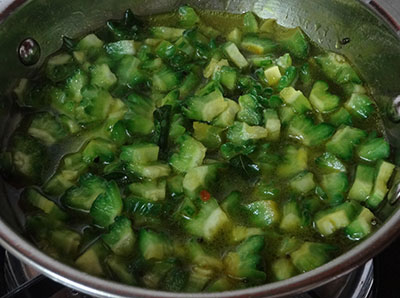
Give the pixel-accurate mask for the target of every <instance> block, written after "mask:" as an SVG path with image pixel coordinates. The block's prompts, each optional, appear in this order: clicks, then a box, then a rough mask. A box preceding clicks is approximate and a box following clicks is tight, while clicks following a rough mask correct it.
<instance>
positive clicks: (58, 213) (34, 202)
mask: <svg viewBox="0 0 400 298" xmlns="http://www.w3.org/2000/svg"><path fill="white" fill-rule="evenodd" d="M22 197H23V200H24V201H26V202H27V203H28V204H29V205H30V206H33V207H35V208H38V209H40V210H41V211H43V212H44V213H45V214H46V215H47V216H48V217H49V218H53V219H57V220H60V221H63V220H65V219H67V217H68V215H67V213H65V212H64V211H62V210H61V208H60V207H58V206H57V205H56V204H55V203H54V202H53V201H51V200H49V199H48V198H46V197H45V196H44V195H42V194H41V193H39V192H38V191H37V190H36V189H34V188H28V189H26V190H25V191H24V192H23V194H22Z"/></svg>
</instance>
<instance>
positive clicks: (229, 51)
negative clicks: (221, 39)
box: [224, 41, 249, 69]
mask: <svg viewBox="0 0 400 298" xmlns="http://www.w3.org/2000/svg"><path fill="white" fill-rule="evenodd" d="M224 53H225V55H226V56H227V57H228V58H229V60H231V61H232V62H233V63H234V64H235V65H236V66H237V67H239V68H240V69H242V68H245V67H247V66H248V65H249V62H247V60H246V58H245V57H244V56H243V54H242V53H241V52H240V51H239V49H238V47H237V46H236V45H235V44H234V43H233V42H230V41H228V42H227V43H226V44H225V45H224Z"/></svg>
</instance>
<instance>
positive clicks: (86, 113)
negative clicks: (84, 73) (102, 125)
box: [71, 86, 114, 124]
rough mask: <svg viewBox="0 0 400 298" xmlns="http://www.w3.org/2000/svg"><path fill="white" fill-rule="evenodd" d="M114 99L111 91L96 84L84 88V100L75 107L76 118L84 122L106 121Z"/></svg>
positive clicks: (73, 114) (74, 114)
mask: <svg viewBox="0 0 400 298" xmlns="http://www.w3.org/2000/svg"><path fill="white" fill-rule="evenodd" d="M113 102H114V99H113V98H112V96H111V95H110V93H109V92H107V91H106V90H104V89H102V88H98V87H95V86H85V87H84V88H83V89H82V100H81V101H80V102H79V105H78V106H77V107H76V109H75V113H73V112H71V113H72V116H75V119H76V120H77V121H78V122H79V123H82V124H86V123H90V122H98V121H104V120H105V119H106V118H107V116H108V114H109V111H110V107H111V106H112V104H113Z"/></svg>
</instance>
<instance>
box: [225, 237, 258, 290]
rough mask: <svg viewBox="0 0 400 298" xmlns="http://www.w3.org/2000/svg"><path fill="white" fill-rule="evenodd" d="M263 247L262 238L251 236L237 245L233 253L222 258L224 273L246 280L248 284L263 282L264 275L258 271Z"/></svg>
mask: <svg viewBox="0 0 400 298" xmlns="http://www.w3.org/2000/svg"><path fill="white" fill-rule="evenodd" d="M263 247H264V237H263V236H258V235H256V236H251V237H249V238H247V239H246V240H245V241H243V242H242V243H240V244H239V246H238V247H237V248H236V250H235V251H233V252H230V253H228V254H227V255H226V257H225V258H224V264H225V266H226V272H227V274H229V275H230V276H233V277H236V278H239V279H247V280H248V281H249V282H251V283H254V284H259V283H261V282H264V281H265V279H266V274H265V272H264V271H262V270H261V269H260V265H261V255H260V253H261V250H262V249H263Z"/></svg>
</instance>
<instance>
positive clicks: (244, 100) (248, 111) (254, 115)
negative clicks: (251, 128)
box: [236, 94, 262, 125]
mask: <svg viewBox="0 0 400 298" xmlns="http://www.w3.org/2000/svg"><path fill="white" fill-rule="evenodd" d="M238 101H239V107H240V110H239V112H238V113H237V115H236V118H237V119H238V120H239V121H242V122H246V123H247V124H248V125H260V124H261V122H262V114H261V110H260V106H259V104H258V102H257V99H256V98H255V97H254V96H253V95H251V94H245V95H242V96H240V97H239V100H238Z"/></svg>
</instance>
